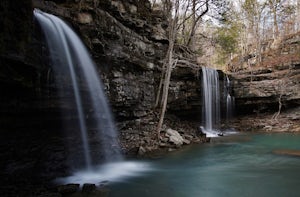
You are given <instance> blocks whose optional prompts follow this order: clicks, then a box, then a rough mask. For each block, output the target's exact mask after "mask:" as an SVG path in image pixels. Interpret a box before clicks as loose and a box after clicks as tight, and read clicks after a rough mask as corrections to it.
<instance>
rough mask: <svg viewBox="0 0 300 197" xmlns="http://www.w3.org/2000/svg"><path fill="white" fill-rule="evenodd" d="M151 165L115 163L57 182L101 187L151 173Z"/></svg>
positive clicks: (129, 162) (83, 171) (130, 162)
mask: <svg viewBox="0 0 300 197" xmlns="http://www.w3.org/2000/svg"><path fill="white" fill-rule="evenodd" d="M151 170H153V168H151V165H150V164H149V163H146V162H135V161H125V162H113V163H106V164H104V165H101V166H98V167H96V168H94V169H93V170H86V169H84V170H82V171H77V172H75V173H74V174H73V175H71V176H68V177H63V178H58V179H56V180H55V182H56V183H58V184H68V183H77V184H80V185H81V186H82V185H83V184H84V183H93V184H96V185H97V186H99V185H100V184H101V183H103V182H120V181H123V180H125V179H128V178H130V177H136V176H141V175H143V174H144V173H145V172H147V171H151Z"/></svg>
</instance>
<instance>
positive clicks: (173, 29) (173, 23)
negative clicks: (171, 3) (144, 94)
mask: <svg viewBox="0 0 300 197" xmlns="http://www.w3.org/2000/svg"><path fill="white" fill-rule="evenodd" d="M178 10H179V0H176V2H175V16H174V18H173V19H172V18H170V21H169V24H170V26H169V27H170V29H169V47H168V51H167V54H166V59H165V74H164V78H163V79H161V84H163V89H162V91H163V92H162V96H161V111H160V117H159V122H158V125H157V129H156V131H157V137H158V140H159V139H160V131H161V128H162V125H163V122H164V117H165V113H166V109H167V103H168V94H169V86H170V79H171V73H172V69H173V63H174V60H173V51H174V43H175V39H176V35H177V22H178ZM163 71H164V69H163V70H162V72H163ZM159 93H160V90H159ZM158 96H160V95H158ZM157 100H158V99H157ZM157 103H158V102H157Z"/></svg>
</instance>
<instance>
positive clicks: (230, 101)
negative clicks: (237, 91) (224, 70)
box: [224, 76, 235, 123]
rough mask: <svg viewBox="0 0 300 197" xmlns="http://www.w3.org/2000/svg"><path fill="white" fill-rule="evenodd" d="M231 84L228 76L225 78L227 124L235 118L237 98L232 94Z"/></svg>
mask: <svg viewBox="0 0 300 197" xmlns="http://www.w3.org/2000/svg"><path fill="white" fill-rule="evenodd" d="M231 88H232V86H231V82H230V80H229V77H228V76H226V77H225V78H224V99H225V101H226V122H227V123H228V121H229V120H231V119H232V117H233V112H234V104H235V98H234V96H232V95H231V94H232V93H231Z"/></svg>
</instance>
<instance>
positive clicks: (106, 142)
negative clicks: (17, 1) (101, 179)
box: [34, 10, 122, 169]
mask: <svg viewBox="0 0 300 197" xmlns="http://www.w3.org/2000/svg"><path fill="white" fill-rule="evenodd" d="M34 15H35V18H36V19H37V20H38V22H39V24H40V26H41V28H42V30H43V33H44V34H45V37H46V41H47V44H48V48H49V51H50V56H51V60H52V64H53V70H54V71H55V72H56V73H60V72H61V71H62V70H66V67H67V70H68V73H69V75H70V78H71V83H72V88H73V92H74V97H75V103H76V107H77V116H78V120H79V125H80V132H81V138H82V143H83V149H84V160H85V165H86V168H87V169H91V168H93V160H97V159H96V158H93V159H92V158H91V153H90V152H91V150H90V143H89V140H88V130H87V123H86V120H85V118H86V117H85V110H84V107H83V100H82V98H83V95H82V94H81V91H80V84H79V80H82V81H84V82H85V86H87V88H88V92H89V97H90V98H89V101H90V102H92V111H93V116H94V118H95V119H96V120H97V124H96V127H97V128H96V130H97V132H99V133H101V135H100V136H99V143H100V141H101V145H102V150H101V151H102V152H103V153H104V157H105V160H106V161H116V160H120V159H121V158H122V156H121V153H120V148H119V144H118V141H117V132H116V129H115V126H114V122H113V119H112V115H111V112H110V108H109V107H108V104H107V99H106V96H105V94H104V91H103V85H102V83H101V81H100V80H99V77H98V74H97V71H96V69H95V65H94V63H93V61H92V59H91V58H90V55H89V53H88V51H87V49H86V48H85V46H84V45H83V43H82V42H81V40H80V38H79V37H78V36H77V35H76V34H75V32H74V31H73V30H72V29H71V28H70V27H69V26H68V25H67V24H66V23H65V22H63V21H62V20H61V19H59V18H58V17H56V16H53V15H51V14H47V13H44V12H42V11H40V10H34ZM60 74H61V73H60ZM84 96H86V95H84ZM89 110H90V109H89ZM100 139H101V140H100ZM99 151H100V150H99Z"/></svg>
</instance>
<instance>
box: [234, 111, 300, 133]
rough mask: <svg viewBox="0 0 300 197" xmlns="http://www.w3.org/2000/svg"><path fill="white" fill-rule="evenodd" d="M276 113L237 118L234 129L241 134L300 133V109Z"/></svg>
mask: <svg viewBox="0 0 300 197" xmlns="http://www.w3.org/2000/svg"><path fill="white" fill-rule="evenodd" d="M276 115H277V112H275V113H259V114H252V115H247V116H240V117H236V118H235V119H234V120H232V127H233V128H235V129H236V130H238V131H240V132H267V133H280V132H286V133H300V108H299V107H298V108H294V109H290V110H287V111H283V112H281V113H280V114H279V116H278V117H277V118H274V117H275V116H276Z"/></svg>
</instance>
